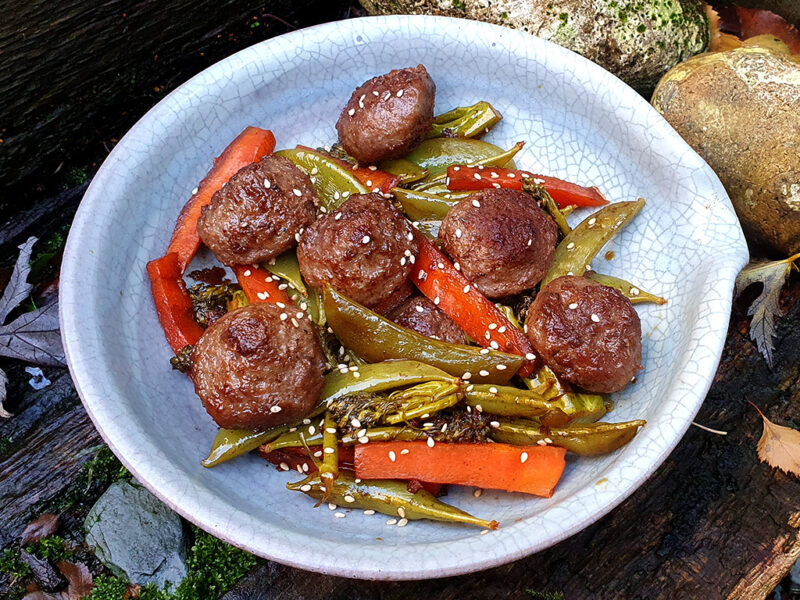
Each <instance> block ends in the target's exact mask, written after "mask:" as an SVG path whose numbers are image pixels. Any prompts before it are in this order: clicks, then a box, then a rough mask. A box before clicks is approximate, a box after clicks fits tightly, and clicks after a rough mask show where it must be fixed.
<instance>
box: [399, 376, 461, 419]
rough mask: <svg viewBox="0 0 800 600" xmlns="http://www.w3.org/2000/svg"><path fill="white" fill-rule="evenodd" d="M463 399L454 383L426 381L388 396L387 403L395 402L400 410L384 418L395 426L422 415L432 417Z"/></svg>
mask: <svg viewBox="0 0 800 600" xmlns="http://www.w3.org/2000/svg"><path fill="white" fill-rule="evenodd" d="M461 398H463V392H462V391H461V387H460V386H459V385H458V384H456V383H444V382H441V381H428V382H425V383H420V384H418V385H415V386H413V387H410V388H408V389H405V390H398V391H396V392H392V393H391V394H390V395H389V398H388V400H389V402H397V403H398V404H399V406H400V409H399V410H398V411H397V412H396V413H394V414H389V415H387V416H386V417H384V419H383V421H384V422H385V423H388V424H389V425H396V424H398V423H403V422H405V421H410V420H411V419H416V418H417V417H421V416H422V415H432V414H434V413H437V412H439V411H440V410H444V409H445V408H450V407H451V406H455V405H456V404H458V402H459V401H460V400H461Z"/></svg>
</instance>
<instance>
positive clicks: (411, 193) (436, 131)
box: [147, 65, 666, 531]
mask: <svg viewBox="0 0 800 600" xmlns="http://www.w3.org/2000/svg"><path fill="white" fill-rule="evenodd" d="M435 91H436V86H435V84H434V82H433V81H432V80H431V78H430V76H429V74H428V72H427V71H426V69H425V67H423V66H421V65H420V66H418V67H414V68H406V69H401V70H395V71H392V72H390V73H388V74H386V75H381V76H379V77H375V78H373V79H370V80H369V81H367V82H366V83H364V84H363V85H361V86H360V87H358V88H357V89H356V90H355V91H354V92H353V94H352V96H351V97H350V99H349V101H348V102H347V104H346V105H345V106H344V108H343V110H342V113H341V116H340V117H339V120H338V122H337V123H336V130H337V132H338V137H339V140H338V143H337V144H335V145H333V146H325V147H324V148H312V147H306V146H298V147H296V148H290V149H285V150H279V151H276V150H275V138H274V136H273V134H272V133H271V132H270V131H267V130H263V129H259V128H256V127H248V128H247V129H245V130H244V131H243V132H242V133H241V134H240V135H239V136H238V137H237V138H236V139H235V140H233V141H232V142H231V143H230V145H229V146H228V147H227V148H226V149H225V151H224V152H223V153H222V155H221V156H219V157H218V158H217V159H216V160H215V161H214V165H213V167H212V169H211V171H210V172H209V173H208V175H207V176H206V177H205V179H203V181H201V182H200V184H199V185H198V187H197V188H196V189H195V190H194V192H193V195H192V197H191V198H190V200H189V201H188V203H187V204H186V206H185V207H184V208H183V210H182V211H181V213H180V216H179V217H178V220H177V225H176V227H175V231H174V233H173V236H172V239H171V240H170V243H169V247H168V248H167V252H166V254H165V255H164V256H163V257H161V258H158V259H156V260H153V261H151V262H150V263H149V264H148V266H147V271H148V275H149V278H150V283H151V287H152V293H153V298H154V300H155V305H156V308H157V312H158V317H159V320H160V322H161V325H162V327H163V329H164V332H165V334H166V337H167V340H168V342H169V344H170V346H171V347H172V349H173V351H174V352H175V353H176V354H175V356H174V357H173V358H172V360H171V362H172V365H173V367H174V368H176V369H178V370H181V371H183V372H184V373H186V374H187V375H188V376H189V377H190V378H191V380H192V382H193V384H194V388H195V391H196V393H197V395H198V396H199V397H200V400H201V401H202V403H203V406H204V407H205V409H206V410H207V411H208V413H209V415H210V416H211V417H212V418H213V419H214V421H215V422H216V423H217V425H219V427H220V429H219V433H218V434H217V436H216V439H214V441H213V443H212V446H211V451H210V452H209V455H208V457H207V458H206V459H205V460H204V461H203V465H204V466H206V467H215V466H217V465H220V464H221V463H223V462H225V461H229V460H231V459H233V458H235V457H237V456H240V455H243V454H245V453H248V452H250V451H253V450H257V451H258V453H259V455H260V456H262V457H264V458H265V459H266V460H267V461H269V462H270V463H272V464H274V465H276V466H277V468H278V469H279V470H282V471H290V472H292V473H295V477H294V478H293V479H294V480H291V481H289V482H288V483H287V488H288V489H289V490H295V491H299V492H302V493H304V494H306V495H308V496H310V497H311V498H313V499H314V500H316V504H317V505H319V504H321V503H326V504H328V505H329V506H330V507H331V509H332V510H333V511H336V512H334V516H336V517H344V516H345V515H346V513H344V512H340V511H338V510H337V509H338V507H341V508H343V509H352V508H358V509H363V510H364V511H365V512H366V513H367V514H374V513H383V514H385V515H389V516H390V517H391V518H390V519H389V521H388V524H392V525H397V526H404V525H406V524H407V523H408V521H409V520H412V519H432V520H437V521H449V522H460V523H466V524H471V525H475V526H478V527H481V528H483V529H484V530H486V531H488V530H490V529H494V528H496V527H497V526H498V523H497V522H496V521H495V520H492V519H491V518H490V517H491V515H488V517H489V518H478V517H475V516H472V515H470V514H468V513H466V512H464V511H462V510H460V509H458V508H456V507H454V506H452V505H450V504H447V503H445V502H443V501H442V500H441V499H440V498H441V497H442V496H443V495H444V494H445V493H446V487H445V486H447V485H461V486H471V487H472V488H474V493H475V496H476V497H477V496H479V495H480V493H481V491H482V490H483V489H493V490H505V491H510V492H522V493H526V494H534V495H538V496H544V497H550V496H551V495H552V494H553V490H554V488H555V486H556V485H557V483H558V481H559V479H560V477H561V475H562V473H563V471H564V468H565V455H566V454H567V453H573V454H576V455H579V456H583V455H597V454H605V453H609V452H613V451H615V450H617V449H619V448H620V447H622V446H623V445H625V444H627V443H628V442H629V441H630V440H632V439H633V437H634V436H635V435H636V433H637V431H638V429H639V428H640V427H642V426H643V425H644V424H645V422H644V421H641V420H637V421H630V422H625V423H611V422H601V421H600V420H601V419H602V418H603V417H604V416H605V415H606V414H607V413H608V412H609V411H610V410H611V408H612V406H613V405H612V402H611V401H610V399H609V397H608V394H611V393H613V392H618V391H620V390H622V389H623V388H625V387H626V386H627V385H628V384H629V383H631V382H632V381H635V379H636V374H637V372H638V371H639V370H640V369H641V368H642V364H641V362H642V342H641V338H642V332H641V325H640V321H639V317H638V316H637V314H636V311H635V310H634V308H633V304H635V303H640V302H656V303H663V302H666V300H664V299H662V298H659V297H657V296H654V295H652V294H648V293H647V292H645V291H643V290H642V289H640V288H639V287H638V286H636V285H635V284H632V283H629V282H627V281H623V280H621V279H618V278H616V277H611V276H608V275H603V274H600V273H598V272H596V271H594V270H592V268H591V263H592V261H593V259H594V258H595V256H596V255H597V254H598V252H600V250H601V249H602V248H603V246H604V245H605V244H606V242H607V241H608V240H609V239H610V238H611V237H612V236H613V235H614V234H615V233H616V232H617V231H619V230H620V229H621V228H622V227H624V226H625V225H626V224H627V223H628V222H629V221H630V220H631V219H633V217H634V216H635V215H636V214H637V213H638V212H639V211H640V210H641V209H642V207H643V206H644V201H643V200H638V201H635V202H616V203H613V204H609V203H608V201H607V200H606V199H605V198H604V197H603V195H602V194H601V193H600V192H599V191H598V190H597V189H596V188H586V187H581V186H579V185H576V184H573V183H569V182H566V181H562V180H560V179H557V178H555V177H549V176H545V175H540V174H535V173H531V172H528V171H525V170H520V169H518V168H517V165H516V164H515V162H514V157H515V155H516V154H517V153H518V152H519V150H520V149H521V148H522V147H523V142H518V143H517V144H516V145H514V146H513V147H512V148H511V149H508V150H504V149H502V148H499V147H497V146H495V145H493V144H490V143H487V142H485V141H482V140H481V139H479V138H480V137H481V136H482V135H483V134H485V133H487V132H488V131H490V130H491V128H492V127H493V126H494V125H495V124H496V123H498V122H499V121H500V120H501V118H502V117H501V115H500V113H499V112H498V111H497V110H495V108H494V107H492V106H491V104H489V103H488V102H485V101H481V102H478V103H477V104H474V105H472V106H465V107H459V108H456V109H454V110H451V111H449V112H446V113H444V114H441V115H438V116H434V95H435ZM309 143H312V144H317V143H319V140H313V141H309ZM587 207H588V208H587ZM578 209H581V210H586V211H587V213H588V212H589V211H592V210H594V211H595V212H592V213H591V214H588V216H586V218H584V219H583V221H581V222H580V224H579V225H577V226H576V227H574V228H572V227H571V226H570V225H569V223H568V222H567V219H566V216H567V215H568V214H569V213H571V212H572V211H574V210H578ZM201 244H204V245H205V246H207V247H208V248H209V249H210V250H211V251H212V252H213V254H214V255H215V256H216V258H217V259H218V260H219V261H220V262H221V263H223V264H224V265H225V266H226V267H228V268H229V270H225V269H223V268H222V267H213V268H206V269H203V270H199V271H198V270H196V271H192V272H190V273H188V275H189V277H191V278H192V279H194V280H195V281H196V282H197V283H195V284H193V285H191V286H190V287H187V284H186V283H185V282H184V274H185V273H186V271H187V269H188V267H189V263H190V262H191V261H192V259H193V257H194V256H195V253H196V252H197V251H198V249H199V247H200V246H201ZM231 273H232V275H231ZM234 279H235V281H234ZM578 460H581V459H578ZM223 468H225V467H223ZM298 476H299V477H300V479H299V480H298Z"/></svg>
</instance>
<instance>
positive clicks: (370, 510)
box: [364, 508, 375, 515]
mask: <svg viewBox="0 0 800 600" xmlns="http://www.w3.org/2000/svg"><path fill="white" fill-rule="evenodd" d="M364 514H365V515H374V514H375V511H374V510H372V509H371V508H369V509H367V510H365V511H364Z"/></svg>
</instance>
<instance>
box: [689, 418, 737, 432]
mask: <svg viewBox="0 0 800 600" xmlns="http://www.w3.org/2000/svg"><path fill="white" fill-rule="evenodd" d="M692 425H694V426H695V427H699V428H700V429H702V430H703V431H708V432H709V433H716V434H717V435H728V432H727V431H720V430H719V429H711V427H706V426H705V425H700V423H698V422H697V421H692Z"/></svg>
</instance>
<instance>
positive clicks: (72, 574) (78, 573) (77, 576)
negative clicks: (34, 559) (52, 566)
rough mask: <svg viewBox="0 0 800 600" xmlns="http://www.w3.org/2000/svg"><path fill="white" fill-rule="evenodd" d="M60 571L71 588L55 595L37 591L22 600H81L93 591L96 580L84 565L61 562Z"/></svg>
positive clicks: (59, 564)
mask: <svg viewBox="0 0 800 600" xmlns="http://www.w3.org/2000/svg"><path fill="white" fill-rule="evenodd" d="M57 566H58V570H59V571H61V574H62V575H63V576H64V577H66V578H67V581H68V582H69V587H67V589H66V590H64V591H63V592H55V593H53V594H50V593H47V592H43V591H41V590H35V591H32V592H29V593H28V594H26V595H25V597H24V598H23V599H22V600H81V598H83V597H84V596H88V595H89V593H90V592H91V591H92V585H93V584H94V580H93V578H92V574H91V573H90V572H89V568H88V567H87V566H86V565H84V564H83V563H77V564H76V563H70V562H66V561H61V562H60V563H58V565H57Z"/></svg>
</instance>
